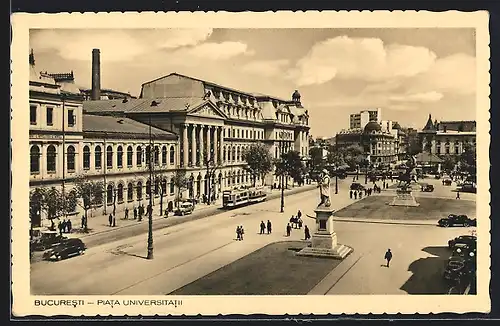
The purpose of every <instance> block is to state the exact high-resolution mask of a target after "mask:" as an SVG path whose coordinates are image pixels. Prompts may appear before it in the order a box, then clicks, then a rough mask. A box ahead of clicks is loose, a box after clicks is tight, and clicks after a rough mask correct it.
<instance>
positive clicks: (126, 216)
mask: <svg viewBox="0 0 500 326" xmlns="http://www.w3.org/2000/svg"><path fill="white" fill-rule="evenodd" d="M125 219H126V220H128V207H125Z"/></svg>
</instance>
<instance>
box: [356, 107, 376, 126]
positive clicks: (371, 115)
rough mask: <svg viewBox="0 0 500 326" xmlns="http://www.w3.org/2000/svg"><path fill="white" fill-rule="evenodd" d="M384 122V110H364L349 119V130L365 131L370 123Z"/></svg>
mask: <svg viewBox="0 0 500 326" xmlns="http://www.w3.org/2000/svg"><path fill="white" fill-rule="evenodd" d="M371 121H374V122H377V123H381V122H382V109H380V108H377V109H375V110H363V111H360V112H359V113H353V114H351V115H350V117H349V129H364V128H365V126H366V125H367V124H368V122H371Z"/></svg>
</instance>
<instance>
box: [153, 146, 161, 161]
mask: <svg viewBox="0 0 500 326" xmlns="http://www.w3.org/2000/svg"><path fill="white" fill-rule="evenodd" d="M154 155H155V157H154V159H155V165H158V163H159V161H160V148H159V147H158V146H155V154H154Z"/></svg>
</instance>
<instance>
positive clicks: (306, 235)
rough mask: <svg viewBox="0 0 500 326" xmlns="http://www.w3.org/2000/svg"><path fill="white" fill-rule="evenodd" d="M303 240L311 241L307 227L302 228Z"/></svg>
mask: <svg viewBox="0 0 500 326" xmlns="http://www.w3.org/2000/svg"><path fill="white" fill-rule="evenodd" d="M304 238H305V239H306V240H309V239H311V234H310V233H309V228H308V227H307V225H306V226H305V227H304Z"/></svg>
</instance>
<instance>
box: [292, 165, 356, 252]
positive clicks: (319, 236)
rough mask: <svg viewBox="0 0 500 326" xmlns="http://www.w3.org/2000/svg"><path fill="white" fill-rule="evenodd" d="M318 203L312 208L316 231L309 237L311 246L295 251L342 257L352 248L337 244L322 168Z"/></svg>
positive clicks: (328, 181)
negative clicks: (314, 215)
mask: <svg viewBox="0 0 500 326" xmlns="http://www.w3.org/2000/svg"><path fill="white" fill-rule="evenodd" d="M318 183H319V190H320V200H321V201H320V203H319V205H318V207H316V209H315V210H314V212H315V213H316V231H315V232H314V233H313V235H312V237H311V246H310V247H305V248H304V249H302V250H301V251H299V252H298V253H297V255H299V256H311V257H323V258H334V259H344V258H345V257H346V256H347V255H349V254H350V253H351V252H352V250H353V249H352V248H350V247H348V246H345V245H343V244H339V243H338V242H337V234H336V232H335V229H334V226H333V212H334V209H333V208H331V207H330V206H331V202H330V177H329V176H328V171H326V170H323V171H322V173H321V177H320V180H319V182H318Z"/></svg>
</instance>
